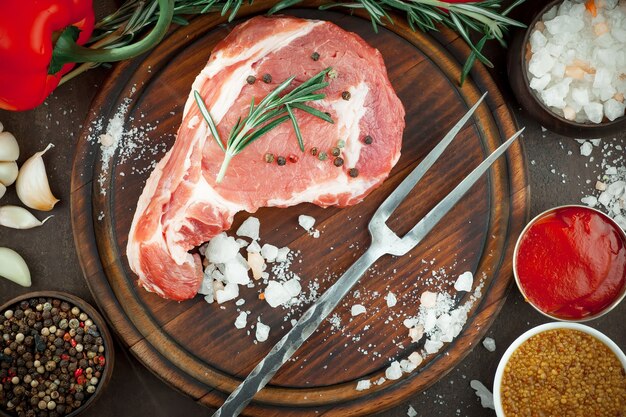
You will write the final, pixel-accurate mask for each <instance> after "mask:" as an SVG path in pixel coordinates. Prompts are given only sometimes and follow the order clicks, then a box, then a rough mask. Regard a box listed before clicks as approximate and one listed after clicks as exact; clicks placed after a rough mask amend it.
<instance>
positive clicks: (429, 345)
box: [424, 339, 443, 354]
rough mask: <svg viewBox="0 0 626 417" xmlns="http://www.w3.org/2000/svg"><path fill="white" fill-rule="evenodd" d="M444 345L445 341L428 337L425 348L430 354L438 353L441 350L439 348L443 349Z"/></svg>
mask: <svg viewBox="0 0 626 417" xmlns="http://www.w3.org/2000/svg"><path fill="white" fill-rule="evenodd" d="M442 347H443V342H441V341H438V340H430V339H428V340H426V342H425V343H424V350H425V351H426V353H428V354H433V353H437V352H438V351H439V349H441V348H442Z"/></svg>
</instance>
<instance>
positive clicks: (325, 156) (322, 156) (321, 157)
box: [317, 151, 328, 161]
mask: <svg viewBox="0 0 626 417" xmlns="http://www.w3.org/2000/svg"><path fill="white" fill-rule="evenodd" d="M317 159H319V160H320V161H325V160H327V159H328V154H327V153H326V152H324V151H322V152H320V153H319V154H318V155H317Z"/></svg>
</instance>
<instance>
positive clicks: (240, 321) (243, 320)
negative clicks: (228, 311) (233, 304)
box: [235, 311, 248, 329]
mask: <svg viewBox="0 0 626 417" xmlns="http://www.w3.org/2000/svg"><path fill="white" fill-rule="evenodd" d="M247 322H248V314H247V313H246V312H245V311H242V312H241V313H239V315H238V316H237V319H235V327H236V328H238V329H243V328H244V327H246V324H247Z"/></svg>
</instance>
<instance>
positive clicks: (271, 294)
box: [264, 281, 291, 308]
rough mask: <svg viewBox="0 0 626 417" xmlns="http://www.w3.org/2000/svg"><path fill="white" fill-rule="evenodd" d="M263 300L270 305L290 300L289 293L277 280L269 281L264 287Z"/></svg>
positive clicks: (274, 306)
mask: <svg viewBox="0 0 626 417" xmlns="http://www.w3.org/2000/svg"><path fill="white" fill-rule="evenodd" d="M264 293H265V301H267V303H268V304H269V305H270V306H271V307H272V308H276V307H278V306H279V305H283V304H286V303H287V302H289V300H291V295H290V294H289V292H288V291H287V290H286V289H285V287H284V286H283V285H282V284H281V283H280V282H278V281H270V282H268V283H267V287H265V291H264Z"/></svg>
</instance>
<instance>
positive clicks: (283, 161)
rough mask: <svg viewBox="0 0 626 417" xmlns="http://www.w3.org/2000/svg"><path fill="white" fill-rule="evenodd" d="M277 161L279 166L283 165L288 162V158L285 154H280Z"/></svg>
mask: <svg viewBox="0 0 626 417" xmlns="http://www.w3.org/2000/svg"><path fill="white" fill-rule="evenodd" d="M276 163H277V164H278V165H279V166H283V165H285V164H286V163H287V159H285V157H284V156H279V157H278V158H276Z"/></svg>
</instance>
